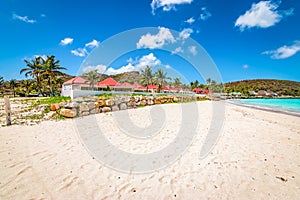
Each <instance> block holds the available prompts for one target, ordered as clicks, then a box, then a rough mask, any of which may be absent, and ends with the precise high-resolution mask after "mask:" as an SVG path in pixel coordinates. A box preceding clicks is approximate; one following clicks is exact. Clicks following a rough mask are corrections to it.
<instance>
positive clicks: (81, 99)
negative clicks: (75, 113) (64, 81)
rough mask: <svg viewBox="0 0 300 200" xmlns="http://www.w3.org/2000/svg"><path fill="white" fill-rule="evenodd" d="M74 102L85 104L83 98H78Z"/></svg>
mask: <svg viewBox="0 0 300 200" xmlns="http://www.w3.org/2000/svg"><path fill="white" fill-rule="evenodd" d="M73 101H74V102H79V103H81V102H84V101H85V100H84V99H83V98H82V97H77V98H75V99H73Z"/></svg>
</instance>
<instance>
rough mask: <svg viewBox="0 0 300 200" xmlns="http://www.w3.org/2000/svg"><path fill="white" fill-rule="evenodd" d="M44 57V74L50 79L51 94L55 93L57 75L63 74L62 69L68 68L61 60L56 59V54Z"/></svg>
mask: <svg viewBox="0 0 300 200" xmlns="http://www.w3.org/2000/svg"><path fill="white" fill-rule="evenodd" d="M41 59H42V67H43V71H42V73H41V75H42V76H44V77H46V78H47V79H48V85H49V89H50V95H55V94H54V90H53V84H56V76H59V75H63V73H62V72H61V71H60V70H66V68H64V67H62V66H60V65H59V62H60V61H59V60H55V56H47V59H46V60H44V59H43V58H41Z"/></svg>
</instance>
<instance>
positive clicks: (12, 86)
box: [9, 79, 17, 97]
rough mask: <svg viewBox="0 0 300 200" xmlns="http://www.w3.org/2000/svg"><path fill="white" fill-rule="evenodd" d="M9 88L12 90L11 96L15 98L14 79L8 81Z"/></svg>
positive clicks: (15, 83)
mask: <svg viewBox="0 0 300 200" xmlns="http://www.w3.org/2000/svg"><path fill="white" fill-rule="evenodd" d="M9 86H10V88H12V90H13V95H14V97H16V93H15V87H16V86H17V82H16V80H15V79H12V80H10V81H9Z"/></svg>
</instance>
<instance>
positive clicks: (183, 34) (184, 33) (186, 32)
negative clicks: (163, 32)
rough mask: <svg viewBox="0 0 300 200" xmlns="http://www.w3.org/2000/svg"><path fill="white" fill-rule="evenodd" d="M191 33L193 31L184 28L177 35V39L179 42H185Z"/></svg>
mask: <svg viewBox="0 0 300 200" xmlns="http://www.w3.org/2000/svg"><path fill="white" fill-rule="evenodd" d="M192 33H193V29H191V28H185V29H183V30H182V31H181V32H180V33H179V38H180V39H181V40H185V39H187V38H189V37H190V36H191V34H192Z"/></svg>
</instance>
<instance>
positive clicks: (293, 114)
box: [225, 98, 300, 117]
mask: <svg viewBox="0 0 300 200" xmlns="http://www.w3.org/2000/svg"><path fill="white" fill-rule="evenodd" d="M277 99H279V98H277ZM280 99H281V98H280ZM291 99H294V98H291ZM298 99H299V98H298ZM225 102H226V103H230V104H233V105H237V106H242V107H246V108H254V109H257V110H262V111H268V112H273V113H280V114H286V115H291V116H296V117H300V112H297V111H288V110H284V109H276V108H271V107H267V106H258V105H250V104H242V103H238V102H234V101H232V99H230V100H226V101H225Z"/></svg>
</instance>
